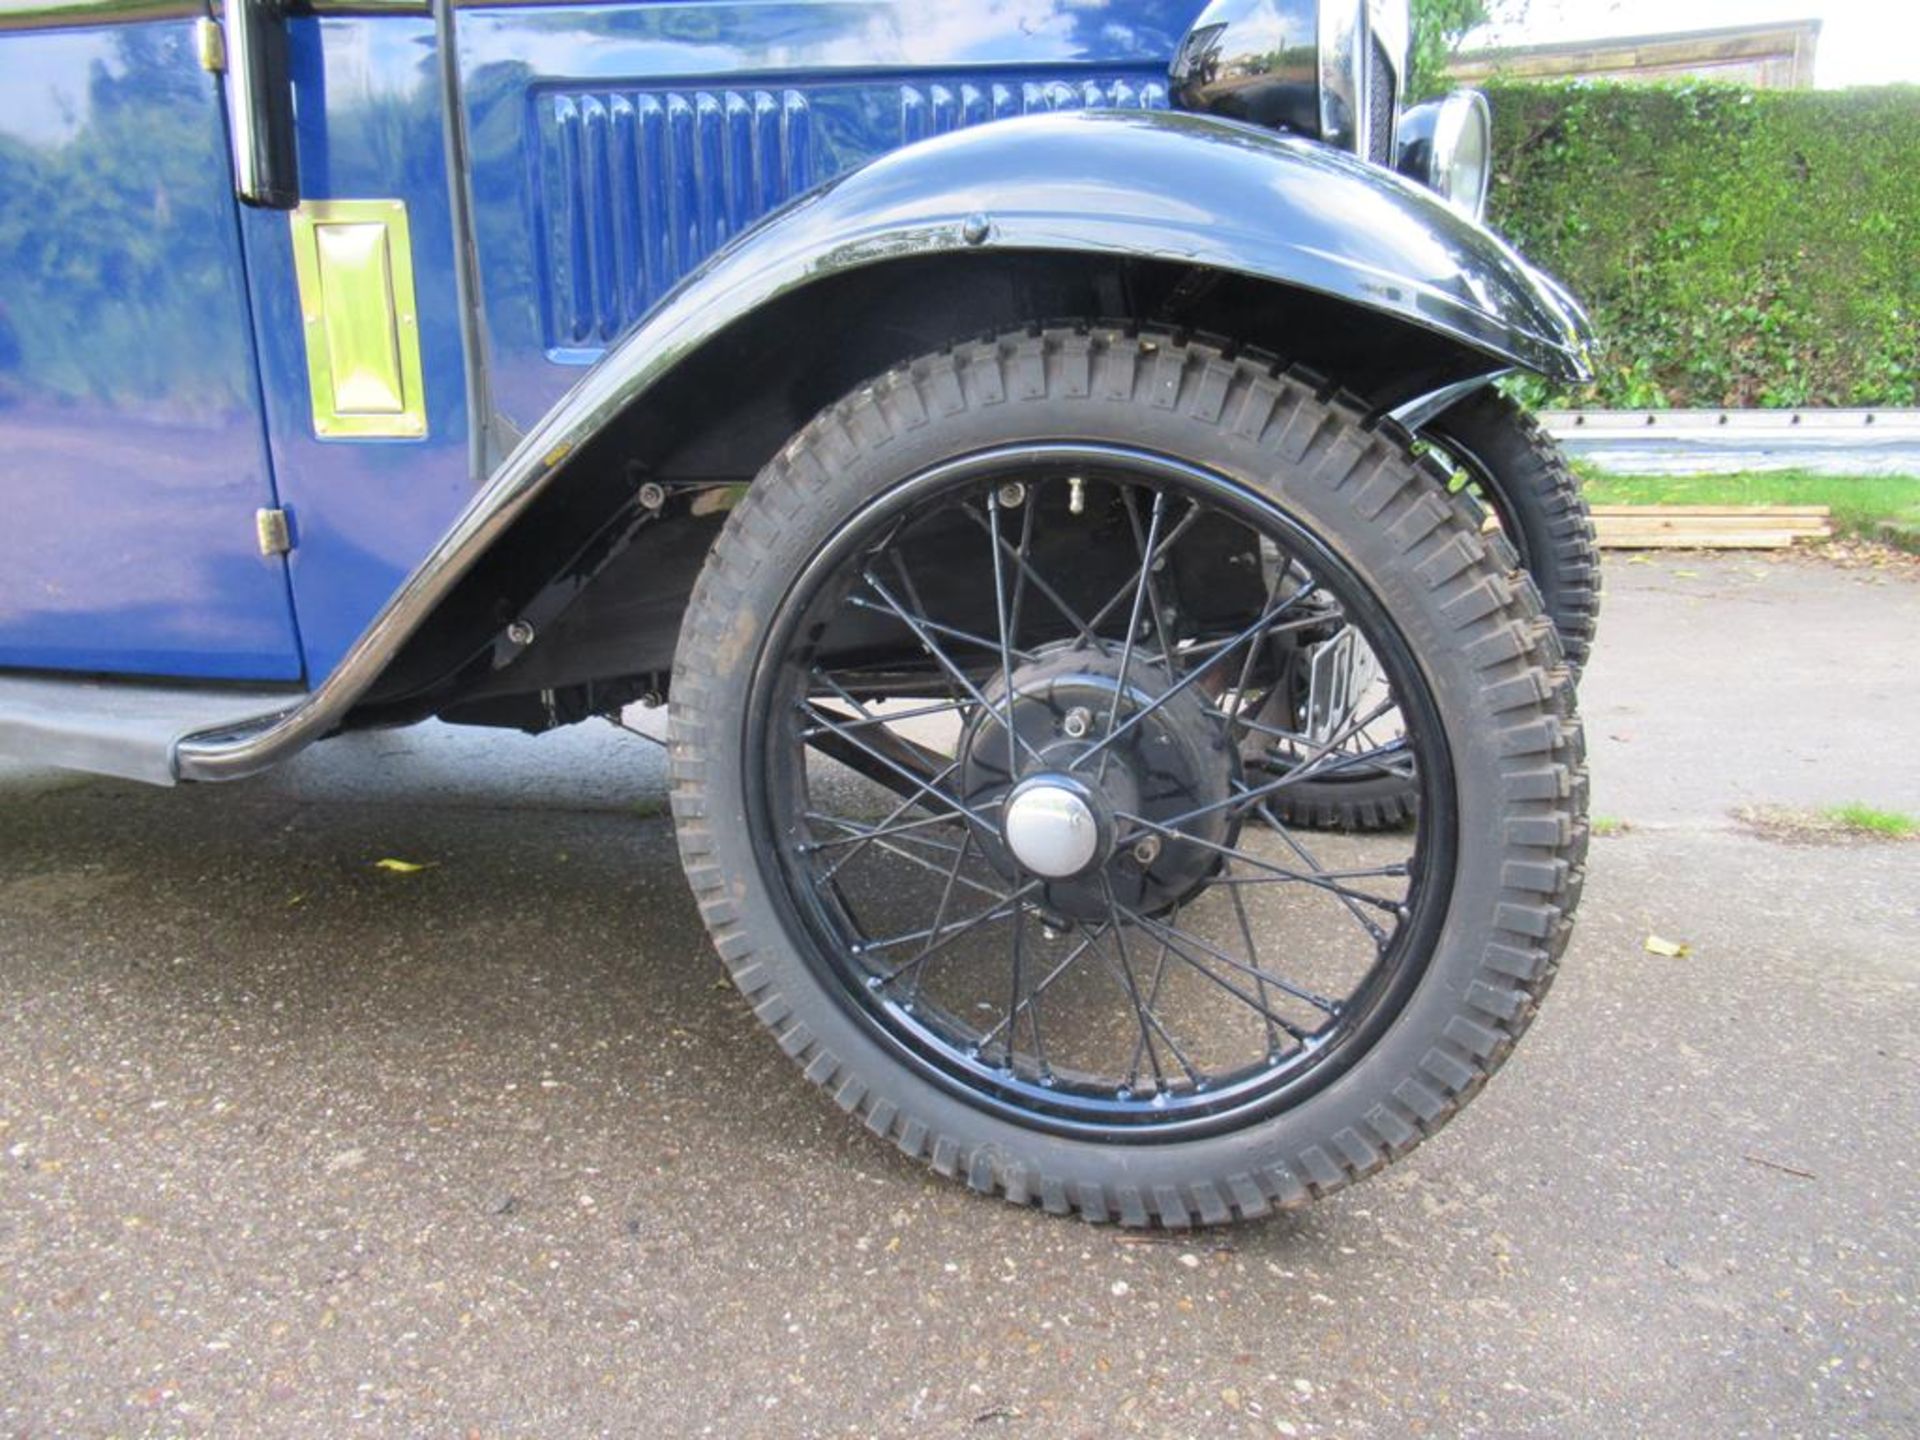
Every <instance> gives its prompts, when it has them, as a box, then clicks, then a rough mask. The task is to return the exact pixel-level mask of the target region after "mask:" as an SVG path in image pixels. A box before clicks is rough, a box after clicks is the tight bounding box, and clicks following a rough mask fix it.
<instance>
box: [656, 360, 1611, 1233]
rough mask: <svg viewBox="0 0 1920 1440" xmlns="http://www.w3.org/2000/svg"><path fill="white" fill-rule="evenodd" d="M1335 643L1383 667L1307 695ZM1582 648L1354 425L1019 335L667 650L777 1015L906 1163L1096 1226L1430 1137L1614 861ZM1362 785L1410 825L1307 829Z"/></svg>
mask: <svg viewBox="0 0 1920 1440" xmlns="http://www.w3.org/2000/svg"><path fill="white" fill-rule="evenodd" d="M1342 634H1349V635H1352V636H1354V637H1356V639H1355V643H1356V644H1357V645H1360V646H1362V647H1364V654H1365V664H1364V666H1362V667H1360V668H1361V669H1363V670H1364V676H1363V679H1364V683H1361V682H1360V681H1352V682H1350V683H1348V684H1347V686H1346V688H1345V689H1344V690H1343V691H1341V692H1340V693H1339V694H1338V695H1337V696H1334V697H1333V698H1331V699H1329V698H1328V696H1329V695H1330V694H1331V692H1328V691H1326V690H1325V689H1324V688H1323V689H1322V690H1321V691H1320V692H1319V693H1320V696H1321V700H1322V701H1323V702H1324V703H1318V702H1316V703H1312V704H1308V705H1307V706H1306V708H1305V709H1304V710H1302V709H1301V708H1300V706H1299V705H1298V704H1296V696H1297V694H1299V693H1302V692H1299V691H1298V690H1297V689H1296V687H1299V686H1300V685H1301V684H1302V683H1303V682H1302V668H1301V667H1302V665H1303V664H1306V665H1308V666H1310V665H1311V663H1312V657H1313V656H1315V655H1317V654H1323V653H1326V652H1325V651H1324V650H1323V649H1322V648H1321V647H1324V646H1326V645H1327V644H1328V642H1329V641H1330V640H1333V639H1335V638H1336V637H1338V636H1340V635H1342ZM1554 664H1555V656H1554V652H1553V650H1552V647H1551V642H1550V638H1549V637H1548V636H1547V634H1546V631H1545V626H1544V622H1543V621H1541V620H1540V618H1539V614H1538V610H1537V607H1536V606H1535V605H1534V602H1533V601H1532V598H1531V593H1530V591H1528V590H1527V589H1526V588H1525V587H1523V586H1517V585H1515V584H1514V583H1513V582H1512V581H1511V580H1510V578H1509V576H1508V574H1507V572H1506V570H1505V568H1504V565H1503V563H1502V562H1501V560H1500V559H1499V558H1498V557H1497V556H1495V555H1494V554H1493V553H1492V552H1491V551H1489V550H1488V548H1487V547H1486V545H1485V543H1484V542H1483V540H1482V539H1481V537H1480V536H1479V535H1478V533H1477V531H1476V529H1475V528H1474V526H1473V525H1472V524H1471V523H1470V522H1469V520H1468V519H1467V518H1466V517H1465V516H1464V515H1463V513H1462V512H1461V511H1460V509H1459V508H1458V507H1456V506H1455V505H1454V504H1453V503H1451V502H1450V501H1449V500H1448V498H1447V496H1446V494H1445V491H1444V490H1443V489H1442V488H1441V486H1440V484H1439V482H1438V480H1437V479H1436V478H1435V477H1434V476H1433V475H1432V474H1431V473H1429V472H1428V471H1427V470H1426V469H1424V468H1423V467H1422V466H1421V465H1420V463H1419V462H1418V461H1417V460H1416V459H1415V458H1414V457H1413V456H1412V455H1411V454H1410V453H1409V451H1408V450H1407V448H1406V440H1405V437H1404V436H1396V435H1389V434H1385V433H1381V432H1379V431H1378V430H1376V429H1373V428H1370V427H1369V426H1368V425H1367V424H1366V422H1365V421H1364V419H1363V416H1362V412H1361V411H1360V410H1359V409H1358V408H1357V407H1354V406H1349V405H1347V404H1346V403H1345V402H1344V401H1340V400H1338V399H1336V398H1334V397H1332V396H1331V395H1329V394H1326V393H1321V392H1318V391H1316V389H1315V388H1314V387H1313V386H1312V385H1310V384H1307V383H1304V382H1302V381H1300V380H1297V379H1295V378H1293V377H1292V376H1289V375H1285V374H1283V373H1281V372H1279V371H1278V370H1277V369H1276V368H1274V367H1272V366H1271V365H1270V364H1267V363H1264V362H1260V361H1257V360H1254V359H1250V358H1245V357H1237V358H1229V357H1228V356H1226V355H1225V354H1223V353H1222V352H1221V351H1219V350H1215V349H1210V348H1208V347H1205V346H1202V345H1199V344H1196V343H1191V342H1185V341H1175V340H1172V339H1168V338H1163V337H1158V336H1153V335H1141V334H1131V333H1124V332H1120V331H1113V330H1094V331H1090V332H1089V331H1079V332H1074V331H1031V332H1022V333H1019V334H1016V335H1009V336H1003V337H1000V338H999V339H996V340H989V341H981V342H978V343H975V344H970V345H966V346H961V347H958V348H956V349H954V350H950V351H944V352H940V353H938V354H935V355H932V356H928V357H924V358H923V359H921V360H918V361H915V362H913V363H911V364H908V365H903V366H901V367H899V368H898V369H897V370H895V371H893V372H890V373H889V374H888V375H886V376H883V377H880V378H879V379H878V380H876V381H874V382H872V383H871V384H869V385H867V386H863V387H861V389H859V390H857V391H856V392H854V393H853V394H852V395H850V396H848V397H847V398H846V399H845V400H843V401H841V402H840V403H839V404H837V405H835V406H832V407H830V408H829V409H828V410H826V411H824V412H822V414H821V415H820V416H819V417H817V418H816V419H815V420H814V421H813V422H812V423H811V424H810V425H808V426H807V427H806V428H805V429H803V430H802V431H801V432H800V433H799V434H798V435H797V436H795V437H794V439H793V440H792V441H790V442H789V443H788V444H787V446H785V447H784V448H783V449H782V451H781V452H780V454H779V455H778V456H777V457H776V458H775V459H774V461H773V462H771V463H770V464H769V465H768V466H767V468H766V469H765V470H764V471H763V472H762V473H761V475H760V476H759V477H758V478H757V479H756V480H755V482H754V483H753V485H752V486H750V487H749V489H748V491H747V493H746V494H745V496H744V497H743V498H742V499H741V501H740V503H739V505H738V506H737V508H735V510H734V511H733V513H732V514H731V516H730V517H729V519H728V521H727V524H726V526H725V528H724V529H723V531H722V533H721V535H720V537H719V539H718V541H717V542H716V543H715V546H714V548H713V551H712V553H711V554H710V556H709V557H708V560H707V562H706V566H705V568H704V569H703V571H702V573H701V576H700V580H699V583H698V584H697V585H696V587H695V591H694V595H693V598H692V601H691V603H690V605H689V607H688V611H687V616H686V619H685V621H684V623H683V626H682V632H681V639H680V646H679V650H678V653H677V656H676V659H675V665H674V674H673V684H672V694H671V729H672V739H671V747H672V764H673V786H674V788H673V804H674V815H675V821H676V827H677V831H678V835H679V841H680V848H681V854H682V857H683V860H684V861H685V864H686V868H687V875H688V879H689V881H690V883H691V884H692V887H693V890H694V894H695V896H696V897H697V898H698V900H699V903H700V907H701V912H702V916H703V918H704V919H705V921H706V924H707V926H708V928H709V930H710V932H711V933H712V935H713V937H714V941H715V945H716V947H717V948H718V950H719V952H720V954H721V956H722V958H723V959H724V960H725V962H726V964H727V966H728V969H729V971H730V973H731V974H732V976H733V978H734V980H735V982H736V983H737V984H738V985H739V987H740V988H741V990H742V991H743V992H744V993H745V994H746V996H747V997H748V999H749V1000H750V1002H751V1004H752V1006H753V1011H754V1014H755V1015H756V1016H757V1017H758V1018H759V1019H760V1020H761V1022H762V1023H763V1024H765V1025H766V1026H767V1027H768V1028H769V1029H770V1030H772V1031H773V1033H774V1035H775V1036H776V1038H777V1039H778V1041H779V1043H780V1046H781V1048H782V1049H783V1050H785V1051H786V1052H787V1053H788V1054H789V1055H790V1056H792V1057H793V1059H794V1060H795V1061H796V1062H797V1063H798V1064H799V1065H800V1066H801V1068H802V1069H803V1070H804V1072H805V1074H806V1076H807V1077H808V1078H809V1079H810V1080H812V1081H813V1082H814V1083H816V1084H818V1085H820V1086H822V1087H824V1088H825V1089H826V1090H827V1091H828V1092H829V1093H830V1094H831V1095H832V1096H833V1098H834V1099H835V1101H836V1102H837V1103H838V1104H839V1105H841V1106H842V1107H843V1108H844V1109H846V1110H847V1111H849V1112H850V1113H852V1114H854V1115H856V1116H858V1117H859V1118H860V1119H861V1120H862V1121H864V1123H865V1124H866V1125H867V1127H868V1128H869V1129H871V1130H873V1131H874V1132H875V1133H876V1134H879V1135H882V1136H884V1137H886V1138H888V1139H890V1140H892V1141H893V1142H894V1143H895V1144H896V1145H898V1146H899V1147H900V1148H901V1149H903V1150H904V1151H906V1152H907V1153H908V1154H910V1155H914V1156H917V1157H920V1158H923V1159H925V1160H926V1161H927V1162H928V1163H929V1164H931V1165H932V1166H933V1167H934V1168H935V1169H936V1170H939V1171H941V1172H942V1173H945V1174H950V1175H954V1176H956V1177H959V1178H962V1179H964V1180H965V1181H966V1182H967V1183H968V1184H969V1185H971V1186H973V1187H975V1188H976V1189H980V1190H993V1191H998V1192H1000V1193H1002V1194H1004V1195H1006V1196H1007V1198H1009V1199H1011V1200H1014V1201H1016V1202H1022V1203H1033V1204H1038V1205H1041V1206H1044V1207H1045V1208H1047V1209H1049V1210H1052V1211H1056V1212H1060V1213H1066V1212H1069V1211H1078V1212H1080V1213H1082V1214H1084V1215H1087V1216H1088V1217H1090V1218H1095V1219H1110V1218H1118V1219H1120V1220H1122V1221H1124V1222H1127V1223H1132V1224H1148V1223H1155V1222H1159V1223H1164V1224H1171V1225H1179V1224H1189V1223H1192V1222H1194V1221H1196V1220H1200V1221H1216V1220H1225V1219H1228V1218H1231V1217H1233V1216H1236V1215H1238V1216H1245V1215H1253V1214H1258V1213H1261V1212H1262V1211H1264V1210H1266V1209H1268V1208H1270V1207H1272V1206H1274V1205H1291V1204H1298V1203H1301V1202H1303V1201H1305V1200H1307V1199H1310V1198H1312V1197H1314V1196H1316V1195H1321V1194H1325V1193H1326V1192H1328V1191H1329V1190H1332V1189H1336V1188H1338V1187H1339V1186H1340V1185H1342V1184H1344V1183H1346V1182H1347V1181H1349V1180H1351V1179H1353V1178H1355V1177H1357V1176H1359V1175H1362V1174H1365V1173H1367V1172H1369V1171H1371V1170H1372V1169H1375V1168H1377V1167H1378V1166H1379V1165H1381V1164H1384V1163H1385V1162H1386V1161H1387V1160H1388V1159H1390V1158H1391V1157H1392V1156H1394V1155H1397V1154H1399V1153H1402V1152H1403V1151H1405V1150H1407V1149H1408V1148H1410V1147H1411V1146H1412V1145H1414V1144H1415V1143H1417V1142H1418V1141H1419V1140H1420V1139H1421V1138H1423V1137H1424V1136H1426V1135H1428V1134H1430V1133H1431V1132H1432V1131H1433V1130H1434V1129H1436V1128H1437V1127H1438V1126H1440V1125H1441V1124H1443V1123H1445V1121H1446V1120H1447V1119H1448V1118H1449V1117H1450V1116H1451V1115H1452V1114H1453V1113H1454V1112H1455V1111H1456V1110H1457V1109H1458V1108H1459V1106H1460V1105H1461V1104H1463V1103H1464V1102H1465V1100H1466V1099H1467V1098H1468V1097H1469V1096H1470V1095H1472V1094H1473V1093H1475V1092H1476V1091H1477V1090H1478V1089H1479V1087H1480V1084H1481V1082H1482V1081H1483V1080H1484V1079H1485V1078H1486V1076H1487V1075H1489V1074H1490V1073H1491V1072H1492V1071H1493V1069H1495V1068H1496V1067H1497V1066H1498V1065H1499V1063H1500V1062H1501V1061H1502V1060H1503V1059H1504V1058H1505V1056H1506V1054H1507V1053H1508V1051H1509V1050H1510V1049H1511V1047H1512V1044H1513V1042H1514V1040H1515V1039H1516V1038H1517V1037H1518V1035H1519V1034H1520V1033H1521V1031H1523V1030H1524V1029H1525V1027H1526V1025H1527V1024H1528V1022H1529V1021H1530V1019H1531V1017H1532V1015H1533V1013H1534V1007H1535V1004H1536V1002H1537V999H1538V997H1539V996H1540V995H1541V994H1542V993H1543V992H1544V990H1545V988H1546V986H1547V984H1548V983H1549V981H1550V979H1551V977H1552V974H1553V970H1554V964H1555V961H1556V957H1557V956H1558V954H1559V952H1560V948H1561V947H1562V946H1563V945H1564V943H1565V938H1566V934H1567V929H1568V916H1569V914H1570V911H1571V908H1572V904H1573V901H1574V898H1575V897H1576V896H1577V893H1578V890H1579V880H1580V862H1581V859H1582V857H1583V854H1584V843H1585V828H1584V823H1583V820H1582V816H1583V814H1584V807H1585V781H1584V775H1583V772H1582V770H1581V764H1580V736H1579V729H1578V726H1577V725H1576V724H1574V722H1573V721H1572V719H1571V717H1570V715H1569V713H1568V708H1567V707H1568V703H1569V698H1570V697H1569V687H1568V686H1567V684H1566V682H1565V678H1564V675H1563V674H1561V673H1560V672H1558V671H1557V670H1555V669H1554ZM1310 692H1311V686H1309V687H1308V693H1310ZM1276 716H1277V717H1278V718H1276ZM1351 767H1387V768H1389V769H1390V770H1391V771H1392V773H1394V774H1395V775H1397V776H1400V777H1403V778H1404V780H1405V781H1406V782H1407V783H1408V784H1411V785H1413V786H1414V787H1416V788H1417V793H1418V803H1417V806H1416V812H1415V816H1414V818H1413V820H1412V823H1411V824H1409V825H1407V826H1405V827H1402V828H1400V829H1396V830H1392V831H1381V832H1370V833H1363V832H1341V833H1334V834H1310V835H1308V834H1302V833H1301V832H1300V831H1299V830H1297V829H1296V828H1295V827H1294V826H1292V825H1291V824H1289V823H1288V822H1287V820H1286V818H1285V816H1284V814H1282V813H1281V804H1282V802H1283V801H1284V800H1285V798H1286V797H1287V796H1288V795H1289V794H1290V793H1292V792H1293V791H1294V790H1295V789H1296V788H1299V787H1305V786H1309V785H1313V784H1316V783H1320V782H1323V781H1326V780H1331V779H1334V778H1337V777H1338V776H1340V775H1341V774H1343V773H1345V772H1346V771H1347V770H1348V769H1349V768H1351Z"/></svg>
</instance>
